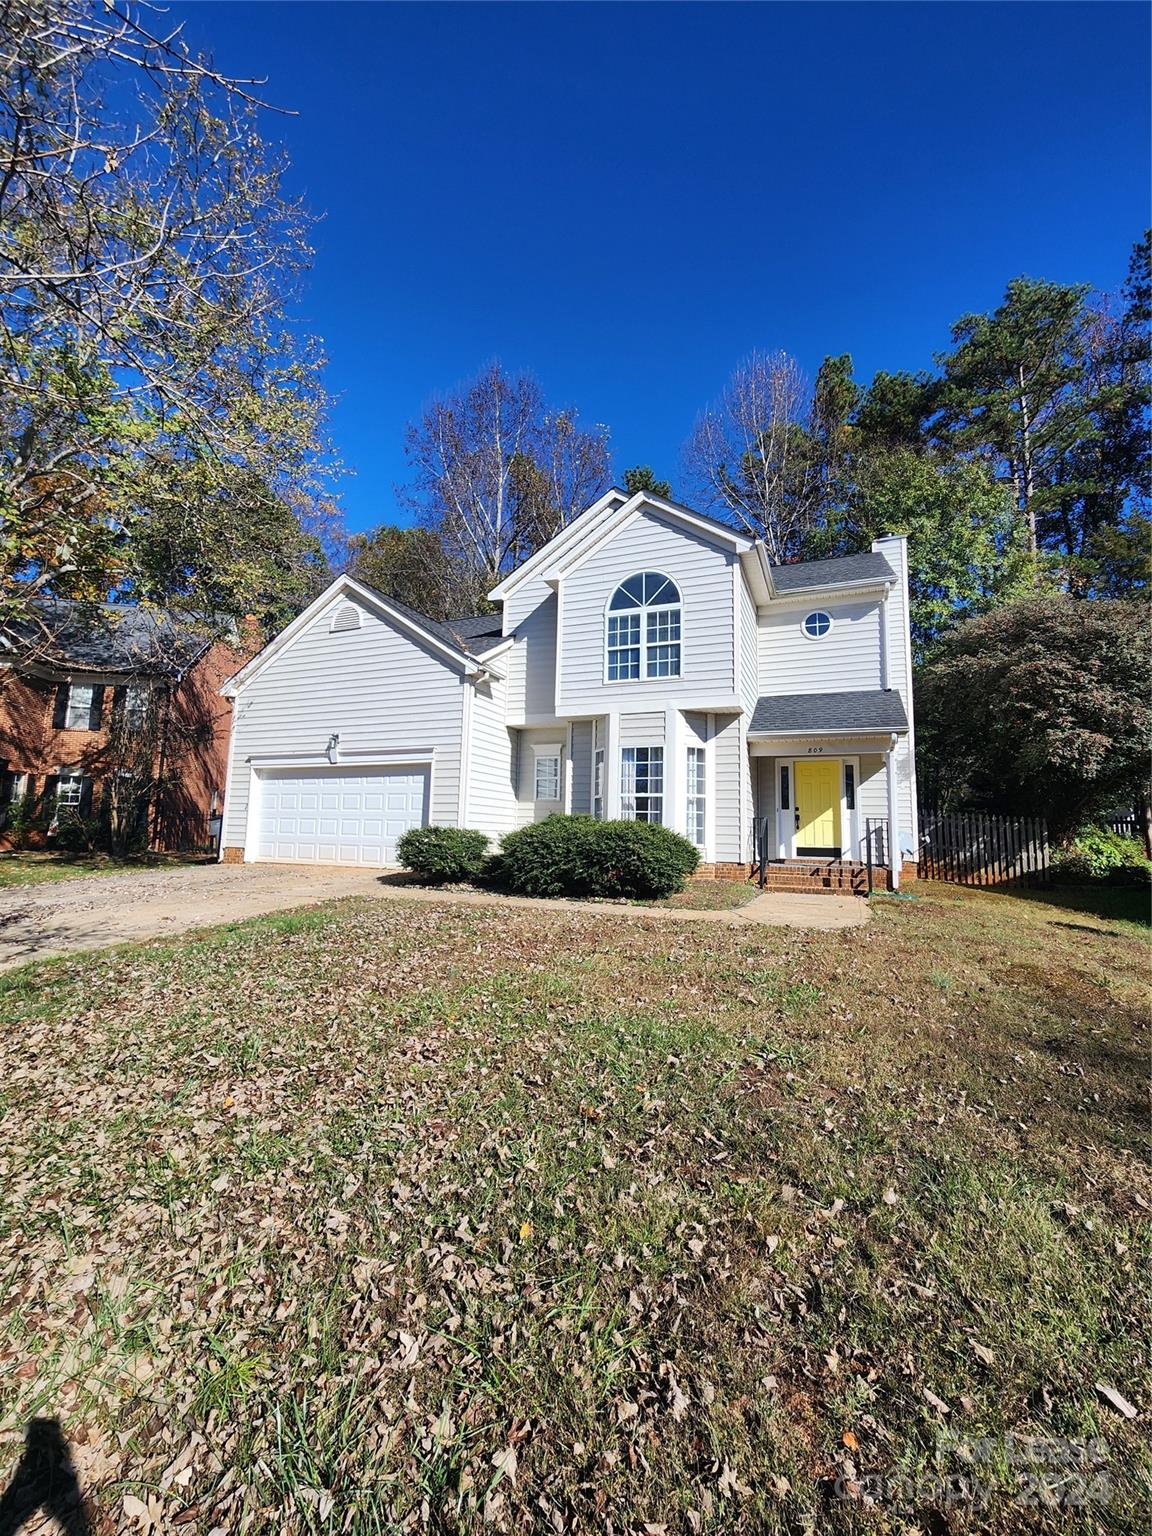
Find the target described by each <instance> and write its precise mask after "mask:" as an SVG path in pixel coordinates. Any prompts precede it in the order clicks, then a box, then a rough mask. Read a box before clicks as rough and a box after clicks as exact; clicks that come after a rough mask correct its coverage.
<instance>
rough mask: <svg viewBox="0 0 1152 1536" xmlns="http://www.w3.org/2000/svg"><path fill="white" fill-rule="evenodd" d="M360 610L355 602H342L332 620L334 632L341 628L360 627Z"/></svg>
mask: <svg viewBox="0 0 1152 1536" xmlns="http://www.w3.org/2000/svg"><path fill="white" fill-rule="evenodd" d="M359 628H360V610H359V608H357V606H356V604H355V603H342V604H341V605H340V607H339V608H337V610H336V615H335V617H334V618H333V620H332V633H333V634H335V633H336V631H337V630H339V629H359Z"/></svg>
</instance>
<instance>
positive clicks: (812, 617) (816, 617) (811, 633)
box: [804, 608, 832, 640]
mask: <svg viewBox="0 0 1152 1536" xmlns="http://www.w3.org/2000/svg"><path fill="white" fill-rule="evenodd" d="M831 628H832V615H831V614H830V613H825V612H824V610H823V609H822V608H818V609H817V610H816V612H815V613H810V614H808V615H806V617H805V619H804V633H805V634H806V635H807V636H808V638H809V640H823V638H824V636H825V635H826V634H827V633H828V631H829V630H830V629H831Z"/></svg>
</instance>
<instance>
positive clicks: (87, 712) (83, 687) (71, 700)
mask: <svg viewBox="0 0 1152 1536" xmlns="http://www.w3.org/2000/svg"><path fill="white" fill-rule="evenodd" d="M102 686H103V684H100V683H69V684H68V707H67V709H66V710H65V711H64V729H65V730H66V731H90V730H91V729H92V724H91V722H92V706H93V704H94V703H95V702H96V689H97V688H98V687H102ZM78 692H79V693H86V694H87V695H88V703H87V704H86V705H85V706H84V710H83V716H84V718H83V720H82V722H81V723H80V724H79V725H73V724H72V711H73V709H74V708H75V699H76V694H77V693H78Z"/></svg>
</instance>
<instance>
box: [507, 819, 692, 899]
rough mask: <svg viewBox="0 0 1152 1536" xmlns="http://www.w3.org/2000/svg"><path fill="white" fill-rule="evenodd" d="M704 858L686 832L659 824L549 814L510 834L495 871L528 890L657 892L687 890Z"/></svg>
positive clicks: (535, 892) (574, 893) (527, 893)
mask: <svg viewBox="0 0 1152 1536" xmlns="http://www.w3.org/2000/svg"><path fill="white" fill-rule="evenodd" d="M699 862H700V855H699V853H698V852H697V851H696V849H695V848H694V847H693V846H692V844H691V843H690V842H689V841H688V839H687V838H686V837H680V836H679V834H678V833H676V832H670V831H669V830H668V828H667V827H661V826H656V825H655V824H653V823H651V822H645V821H596V820H594V818H593V817H591V816H549V817H547V818H546V820H544V821H538V822H535V823H533V825H531V826H528V827H521V828H520V829H519V830H518V831H516V832H509V833H508V834H507V835H506V836H505V838H504V839H503V841H502V842H501V844H500V853H499V855H498V856H497V857H496V858H495V859H494V860H493V861H492V864H491V867H490V874H491V877H492V878H493V879H494V880H495V881H497V882H498V883H499V884H501V885H503V886H505V887H506V888H507V889H508V890H510V891H515V892H517V893H518V894H520V895H522V896H616V897H640V898H653V897H659V896H669V895H671V894H672V892H673V891H679V890H683V888H684V882H685V880H686V879H687V878H688V876H689V875H690V874H691V873H692V871H693V870H694V869H695V868H696V866H697V864H698V863H699Z"/></svg>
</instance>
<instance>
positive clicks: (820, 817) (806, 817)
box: [796, 761, 840, 853]
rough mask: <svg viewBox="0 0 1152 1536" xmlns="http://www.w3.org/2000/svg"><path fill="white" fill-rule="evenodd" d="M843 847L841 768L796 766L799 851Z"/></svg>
mask: <svg viewBox="0 0 1152 1536" xmlns="http://www.w3.org/2000/svg"><path fill="white" fill-rule="evenodd" d="M839 847H840V764H839V763H838V762H824V761H820V762H806V763H797V764H796V851H797V853H799V852H800V851H801V849H809V848H811V849H819V850H820V851H821V852H823V851H825V850H828V849H833V848H835V849H837V850H838V849H839Z"/></svg>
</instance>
